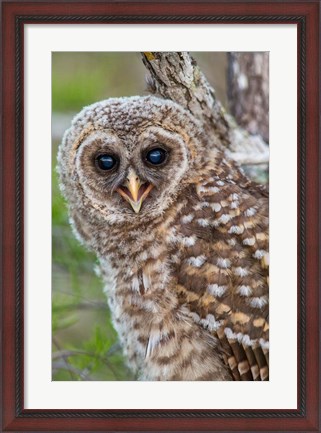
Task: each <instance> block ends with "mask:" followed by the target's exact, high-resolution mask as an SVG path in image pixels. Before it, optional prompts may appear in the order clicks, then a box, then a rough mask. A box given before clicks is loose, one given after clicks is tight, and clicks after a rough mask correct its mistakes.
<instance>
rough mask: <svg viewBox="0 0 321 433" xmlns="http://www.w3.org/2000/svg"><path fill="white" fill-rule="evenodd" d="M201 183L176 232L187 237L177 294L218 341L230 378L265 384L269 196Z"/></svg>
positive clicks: (228, 184)
mask: <svg viewBox="0 0 321 433" xmlns="http://www.w3.org/2000/svg"><path fill="white" fill-rule="evenodd" d="M207 179H210V180H207V181H206V180H203V181H201V182H200V183H198V184H197V185H196V186H194V188H195V189H194V198H193V194H192V193H191V195H190V199H189V201H188V204H187V205H186V208H185V209H184V213H183V216H180V220H179V223H178V225H177V227H176V230H177V231H179V232H180V235H181V236H183V237H184V238H185V239H190V242H185V247H184V249H183V250H182V252H181V259H182V260H181V262H180V264H179V265H177V266H178V269H177V290H178V296H179V298H180V301H181V302H182V303H185V304H186V305H187V306H188V308H189V310H190V311H191V313H192V314H193V315H194V319H195V320H196V321H198V322H199V323H200V325H202V326H204V327H205V328H206V329H208V330H209V331H210V332H212V333H214V334H215V335H216V336H217V337H218V339H219V342H220V345H221V350H222V354H223V355H222V356H223V358H224V360H225V362H226V364H227V365H228V366H229V368H230V370H231V373H232V375H233V377H234V379H235V380H267V379H268V338H269V337H268V333H269V324H268V316H269V309H268V296H269V289H268V266H269V256H268V243H269V239H268V199H267V197H266V193H261V191H260V190H259V189H258V188H256V187H255V186H251V188H248V185H246V186H245V185H240V184H237V183H236V182H235V181H232V180H229V179H225V180H222V178H221V177H220V178H218V177H216V176H215V174H214V173H212V174H211V176H209V177H207ZM195 194H196V196H195ZM186 244H187V246H186Z"/></svg>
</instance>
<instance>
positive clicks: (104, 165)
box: [96, 154, 118, 170]
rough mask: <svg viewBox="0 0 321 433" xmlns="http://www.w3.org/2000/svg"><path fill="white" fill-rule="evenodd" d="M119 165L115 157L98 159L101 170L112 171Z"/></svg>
mask: <svg viewBox="0 0 321 433" xmlns="http://www.w3.org/2000/svg"><path fill="white" fill-rule="evenodd" d="M117 163H118V160H117V158H115V156H113V155H108V154H106V155H99V156H97V158H96V164H97V166H98V167H99V168H100V169H101V170H111V169H112V168H114V167H115V166H116V164H117Z"/></svg>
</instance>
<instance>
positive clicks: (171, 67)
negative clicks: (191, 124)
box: [142, 52, 269, 164]
mask: <svg viewBox="0 0 321 433" xmlns="http://www.w3.org/2000/svg"><path fill="white" fill-rule="evenodd" d="M142 57H143V62H144V64H145V66H146V68H147V70H148V71H149V73H150V77H149V90H150V91H151V92H152V93H155V94H158V95H160V96H161V97H163V98H166V99H171V100H173V101H175V102H177V103H179V104H180V105H182V106H183V107H184V108H186V109H187V110H189V111H190V112H191V113H192V114H193V115H194V116H195V117H196V118H198V119H199V120H200V121H201V122H202V124H203V127H204V129H205V131H207V132H208V133H209V134H212V135H213V139H214V140H215V142H216V143H217V142H219V144H220V145H221V146H222V147H223V148H224V149H225V151H226V152H227V153H228V154H229V155H230V156H231V157H232V158H233V159H235V160H236V161H238V162H239V163H240V164H262V163H266V162H268V158H269V151H268V146H267V144H266V143H265V142H264V140H263V139H262V138H261V137H259V136H255V137H252V136H251V135H250V134H249V133H248V132H247V131H246V130H245V129H243V128H240V127H239V126H238V125H237V123H236V122H235V121H234V119H233V118H232V117H231V116H229V115H228V114H227V113H226V112H225V110H224V108H223V107H222V105H221V104H220V102H219V101H218V100H217V98H216V96H215V91H214V89H213V88H212V87H211V86H210V84H209V83H208V81H207V79H206V78H205V76H204V74H203V73H202V71H201V70H200V68H199V67H198V65H197V63H196V62H195V60H194V59H193V58H192V57H191V56H190V54H189V53H187V52H145V53H142Z"/></svg>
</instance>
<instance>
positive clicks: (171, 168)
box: [58, 96, 269, 381]
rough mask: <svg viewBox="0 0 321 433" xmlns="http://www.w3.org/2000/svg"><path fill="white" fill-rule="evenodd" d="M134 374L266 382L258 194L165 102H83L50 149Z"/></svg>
mask: <svg viewBox="0 0 321 433" xmlns="http://www.w3.org/2000/svg"><path fill="white" fill-rule="evenodd" d="M58 172H59V175H60V186H61V191H62V193H63V195H64V197H65V199H66V201H67V204H68V210H69V215H70V221H71V224H72V227H73V230H74V232H75V234H76V236H77V238H78V239H79V240H80V242H82V243H83V244H84V245H85V246H86V247H87V248H89V249H90V250H92V251H94V252H95V254H96V255H97V259H98V262H99V269H100V274H101V277H102V278H103V280H104V285H105V290H106V294H107V298H108V303H109V307H110V310H111V313H112V319H113V324H114V326H115V329H116V330H117V332H118V336H119V339H120V342H121V344H122V347H123V350H124V354H125V356H126V358H127V360H128V364H129V366H130V367H131V368H132V369H133V371H134V372H135V373H136V374H137V377H138V378H139V379H140V380H153V381H161V380H165V381H176V380H188V381H212V380H222V381H229V380H237V381H238V380H246V381H247V380H268V377H269V376H268V365H269V360H268V353H269V341H268V340H269V337H268V334H269V323H268V315H269V309H268V292H269V289H268V278H269V274H268V266H269V254H268V243H269V240H268V193H267V191H266V190H265V189H264V188H263V187H260V186H258V185H256V184H253V183H252V182H251V181H249V180H248V178H247V177H245V175H244V174H243V173H242V171H241V170H240V169H239V168H238V167H237V165H236V164H235V163H234V162H233V161H232V160H230V159H229V158H228V157H227V156H226V155H225V153H224V150H223V149H222V148H221V146H220V143H219V138H218V137H215V136H209V135H208V133H205V131H204V129H203V128H202V125H201V123H200V121H199V120H197V119H196V118H194V117H193V116H192V115H191V114H190V113H189V112H188V111H186V110H185V109H184V108H182V107H181V106H179V105H178V104H176V103H174V102H173V101H170V100H165V99H160V98H158V97H155V96H146V97H138V96H137V97H136V96H135V97H128V98H112V99H108V100H105V101H101V102H98V103H95V104H93V105H90V106H88V107H85V108H84V109H83V110H82V111H81V112H80V113H79V114H78V115H77V116H76V117H75V118H74V120H73V121H72V125H71V127H70V129H68V130H67V131H66V132H65V135H64V137H63V140H62V143H61V145H60V147H59V152H58Z"/></svg>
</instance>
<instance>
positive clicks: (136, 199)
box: [116, 169, 153, 213]
mask: <svg viewBox="0 0 321 433" xmlns="http://www.w3.org/2000/svg"><path fill="white" fill-rule="evenodd" d="M152 188H153V185H152V184H150V183H148V182H144V183H142V182H141V180H140V179H139V177H138V176H137V174H136V172H135V171H134V170H133V169H131V170H130V172H129V173H128V176H127V179H126V181H125V182H124V183H123V185H122V186H121V187H120V188H117V189H116V191H117V192H118V193H119V194H120V195H121V196H122V197H123V198H124V199H125V200H126V201H128V203H130V205H131V207H132V208H133V209H134V212H136V213H138V212H139V211H140V208H141V207H142V204H143V201H144V200H145V198H146V197H147V196H148V194H149V193H150V191H151V189H152Z"/></svg>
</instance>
